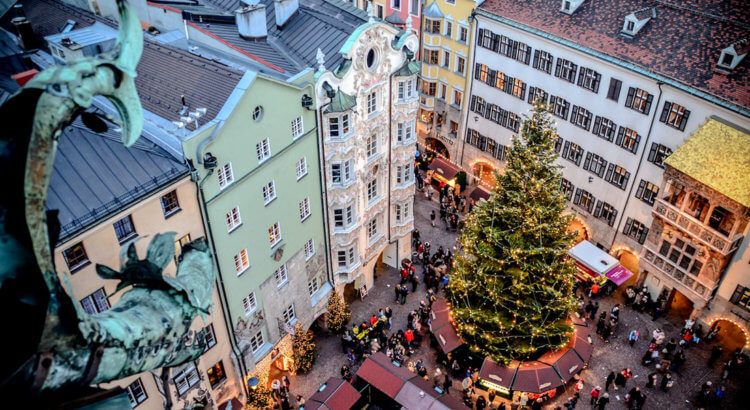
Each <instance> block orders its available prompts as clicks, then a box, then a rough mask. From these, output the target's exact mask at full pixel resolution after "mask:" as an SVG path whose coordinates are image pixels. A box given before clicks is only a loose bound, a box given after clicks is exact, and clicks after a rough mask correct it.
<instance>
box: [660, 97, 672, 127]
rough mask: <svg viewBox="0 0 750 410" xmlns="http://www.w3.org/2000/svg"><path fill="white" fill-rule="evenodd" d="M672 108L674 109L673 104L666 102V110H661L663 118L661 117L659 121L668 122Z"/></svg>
mask: <svg viewBox="0 0 750 410" xmlns="http://www.w3.org/2000/svg"><path fill="white" fill-rule="evenodd" d="M671 108H672V103H671V102H669V101H665V102H664V108H663V109H662V110H661V116H660V117H659V121H661V122H667V116H668V115H669V110H670V109H671Z"/></svg>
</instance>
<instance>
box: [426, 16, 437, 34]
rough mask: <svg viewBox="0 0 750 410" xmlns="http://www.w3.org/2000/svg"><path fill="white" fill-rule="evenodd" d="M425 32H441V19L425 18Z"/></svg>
mask: <svg viewBox="0 0 750 410" xmlns="http://www.w3.org/2000/svg"><path fill="white" fill-rule="evenodd" d="M424 22H425V32H427V33H432V34H440V20H429V19H425V21H424Z"/></svg>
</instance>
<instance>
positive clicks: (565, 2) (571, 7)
mask: <svg viewBox="0 0 750 410" xmlns="http://www.w3.org/2000/svg"><path fill="white" fill-rule="evenodd" d="M584 1H585V0H562V6H561V7H560V12H562V13H565V14H573V13H574V12H575V11H576V10H578V8H579V7H581V4H583V2H584Z"/></svg>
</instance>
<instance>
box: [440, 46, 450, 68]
mask: <svg viewBox="0 0 750 410" xmlns="http://www.w3.org/2000/svg"><path fill="white" fill-rule="evenodd" d="M450 66H451V52H450V51H448V50H443V64H442V67H443V68H445V69H449V67H450Z"/></svg>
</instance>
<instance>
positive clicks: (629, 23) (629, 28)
mask: <svg viewBox="0 0 750 410" xmlns="http://www.w3.org/2000/svg"><path fill="white" fill-rule="evenodd" d="M652 18H656V8H655V7H646V8H645V9H641V10H638V11H634V12H632V13H630V14H628V15H627V16H625V22H624V23H623V25H622V34H623V35H625V36H626V37H627V36H630V37H632V36H635V35H636V34H638V32H639V31H641V29H642V28H643V27H645V26H646V23H648V22H649V21H650V20H651V19H652Z"/></svg>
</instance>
